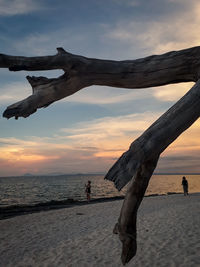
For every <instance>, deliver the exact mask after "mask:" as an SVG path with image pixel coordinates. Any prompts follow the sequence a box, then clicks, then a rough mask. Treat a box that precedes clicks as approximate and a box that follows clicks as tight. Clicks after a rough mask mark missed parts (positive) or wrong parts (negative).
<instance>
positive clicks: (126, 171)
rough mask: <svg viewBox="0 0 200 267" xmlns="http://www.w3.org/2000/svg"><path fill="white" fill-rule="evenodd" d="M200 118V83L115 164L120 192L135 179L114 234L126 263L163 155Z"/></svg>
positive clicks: (110, 174) (112, 176) (113, 177)
mask: <svg viewBox="0 0 200 267" xmlns="http://www.w3.org/2000/svg"><path fill="white" fill-rule="evenodd" d="M199 116H200V80H199V81H198V82H197V83H196V84H195V85H194V86H193V87H192V88H191V89H190V91H189V92H188V93H187V94H186V95H185V96H183V97H182V98H181V99H180V100H179V101H178V102H177V103H176V104H175V105H174V106H172V107H171V108H170V109H169V110H168V111H167V112H166V113H164V114H163V115H162V116H161V117H160V118H159V119H158V120H157V121H156V122H154V123H153V124H152V125H151V126H150V127H149V128H148V129H147V130H146V131H145V132H144V133H143V134H142V135H141V136H140V137H139V138H138V139H136V140H135V141H134V142H133V143H132V144H131V146H130V148H129V150H128V151H127V152H125V153H124V154H123V155H122V156H121V157H120V158H119V160H118V161H117V162H116V163H115V164H114V165H113V167H112V168H111V169H110V171H109V172H108V174H107V175H106V177H105V178H106V179H108V180H111V181H113V182H114V183H115V186H116V187H117V188H118V189H119V190H120V189H121V188H122V187H124V186H125V185H126V184H127V183H128V182H129V181H130V180H131V179H132V180H131V182H130V185H129V188H128V191H127V193H126V197H125V200H124V203H123V207H122V209H121V214H120V217H119V220H118V223H117V225H116V226H115V229H114V232H115V233H119V236H120V240H121V241H122V243H123V250H122V262H123V264H125V263H127V262H128V261H129V260H130V259H131V258H132V257H133V256H134V255H135V253H136V248H137V247H136V245H137V243H136V216H137V209H138V207H139V205H140V203H141V201H142V198H143V196H144V193H145V191H146V188H147V186H148V183H149V180H150V178H151V175H152V173H153V171H154V169H155V167H156V165H157V161H158V158H159V156H160V154H161V153H162V152H163V151H164V150H165V149H166V148H167V147H168V146H169V145H170V144H171V143H172V142H173V141H174V140H175V139H176V138H177V137H178V136H179V135H180V134H181V133H182V132H184V131H185V130H186V129H187V128H189V127H190V126H191V125H192V124H193V123H194V122H195V121H196V120H197V119H198V118H199Z"/></svg>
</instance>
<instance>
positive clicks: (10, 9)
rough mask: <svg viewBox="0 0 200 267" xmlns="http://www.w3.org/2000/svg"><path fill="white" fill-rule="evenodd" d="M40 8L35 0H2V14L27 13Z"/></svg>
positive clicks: (0, 5) (0, 0) (0, 12)
mask: <svg viewBox="0 0 200 267" xmlns="http://www.w3.org/2000/svg"><path fill="white" fill-rule="evenodd" d="M39 8H40V5H39V3H38V1H33V0H0V16H13V15H21V14H27V13H30V12H33V11H36V10H38V9H39Z"/></svg>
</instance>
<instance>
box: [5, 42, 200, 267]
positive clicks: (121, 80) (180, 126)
mask: <svg viewBox="0 0 200 267" xmlns="http://www.w3.org/2000/svg"><path fill="white" fill-rule="evenodd" d="M57 50H58V54H56V55H55V56H45V57H15V56H7V55H3V54H0V67H1V68H9V69H10V70H12V71H19V70H35V71H36V70H52V69H62V70H63V71H64V72H65V73H64V74H63V75H62V76H60V77H59V78H55V79H47V78H45V77H29V76H28V77H27V79H28V81H29V82H30V84H31V86H32V88H33V94H32V95H31V96H29V97H28V98H26V99H25V100H23V101H20V102H18V103H15V104H13V105H11V106H9V107H8V108H7V109H6V111H5V112H4V114H3V116H4V117H6V118H10V117H15V118H18V117H20V116H21V117H27V116H29V115H30V114H32V113H34V112H35V111H36V110H37V109H38V108H41V107H46V106H48V105H49V104H51V103H53V102H55V101H57V100H59V99H62V98H64V97H66V96H69V95H71V94H74V93H75V92H77V91H79V90H80V89H82V88H84V87H87V86H91V85H107V86H113V87H121V88H146V87H152V86H160V85H166V84H170V83H179V82H189V81H195V82H196V81H197V80H198V79H199V76H200V61H199V56H200V47H194V48H190V49H185V50H181V51H173V52H169V53H166V54H164V55H158V56H150V57H146V58H143V59H137V60H126V61H112V60H99V59H92V58H86V57H82V56H77V55H72V54H70V53H67V52H66V51H64V50H63V49H62V48H58V49H57ZM199 115H200V81H198V82H197V83H196V84H195V86H193V88H192V89H191V90H190V91H189V92H188V93H187V94H186V95H185V96H184V97H183V98H182V99H180V100H179V101H178V102H177V103H176V104H175V105H174V106H173V107H172V108H170V109H169V110H168V111H167V112H166V113H165V114H164V115H162V116H161V117H160V118H159V119H158V120H157V121H156V122H155V123H154V124H152V125H151V126H150V127H149V128H148V129H147V130H146V131H145V132H144V133H143V134H142V135H141V136H140V137H139V138H138V139H137V140H135V141H134V142H133V143H132V144H131V146H130V149H129V150H128V151H127V152H125V153H124V154H123V155H122V156H121V157H120V159H119V160H118V161H117V162H116V163H115V164H114V166H113V167H112V168H111V169H110V171H109V172H108V174H107V175H106V177H105V178H106V179H108V180H111V181H113V182H114V183H115V186H116V187H117V188H118V189H119V190H120V189H121V188H122V187H123V186H124V185H125V184H127V183H128V182H129V181H130V180H131V179H132V180H131V182H130V185H129V188H128V191H127V194H126V197H125V200H124V203H123V207H122V210H121V214H120V217H119V220H118V223H117V225H116V226H115V229H114V232H115V233H119V237H120V239H121V241H122V243H123V249H122V262H123V264H125V263H127V262H128V261H129V260H130V259H131V258H132V257H133V256H134V255H135V253H136V248H137V243H136V219H137V210H138V207H139V205H140V203H141V201H142V199H143V196H144V193H145V190H146V188H147V186H148V183H149V179H150V177H151V175H152V173H153V171H154V169H155V167H156V164H157V161H158V158H159V156H160V154H161V153H162V152H163V151H164V150H165V149H166V148H167V146H168V145H169V144H171V143H172V142H173V141H174V140H175V139H176V138H177V137H178V136H179V135H180V134H181V133H182V132H183V131H185V130H186V129H187V128H188V127H189V126H190V125H192V124H193V123H194V122H195V120H196V119H197V118H198V117H199Z"/></svg>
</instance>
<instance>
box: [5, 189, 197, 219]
mask: <svg viewBox="0 0 200 267" xmlns="http://www.w3.org/2000/svg"><path fill="white" fill-rule="evenodd" d="M198 193H199V192H197V193H191V194H190V195H194V194H198ZM180 194H183V193H179V192H167V194H149V195H145V196H144V198H147V197H160V196H169V195H180ZM123 199H124V196H115V197H107V198H106V197H102V198H96V199H91V201H90V202H89V203H88V202H87V201H82V200H74V199H72V198H69V199H66V200H51V201H48V202H39V203H36V204H30V205H29V204H24V205H23V204H22V205H10V206H3V207H0V220H5V219H8V218H12V217H16V216H21V215H26V214H32V213H37V212H42V211H49V210H58V209H64V208H71V207H74V206H83V205H92V204H97V203H104V202H111V201H116V200H123Z"/></svg>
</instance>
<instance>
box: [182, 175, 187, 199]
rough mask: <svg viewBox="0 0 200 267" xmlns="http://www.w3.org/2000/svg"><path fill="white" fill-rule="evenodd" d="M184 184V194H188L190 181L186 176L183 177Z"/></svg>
mask: <svg viewBox="0 0 200 267" xmlns="http://www.w3.org/2000/svg"><path fill="white" fill-rule="evenodd" d="M182 186H183V193H184V196H187V195H188V181H187V180H186V178H185V176H183V178H182Z"/></svg>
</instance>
